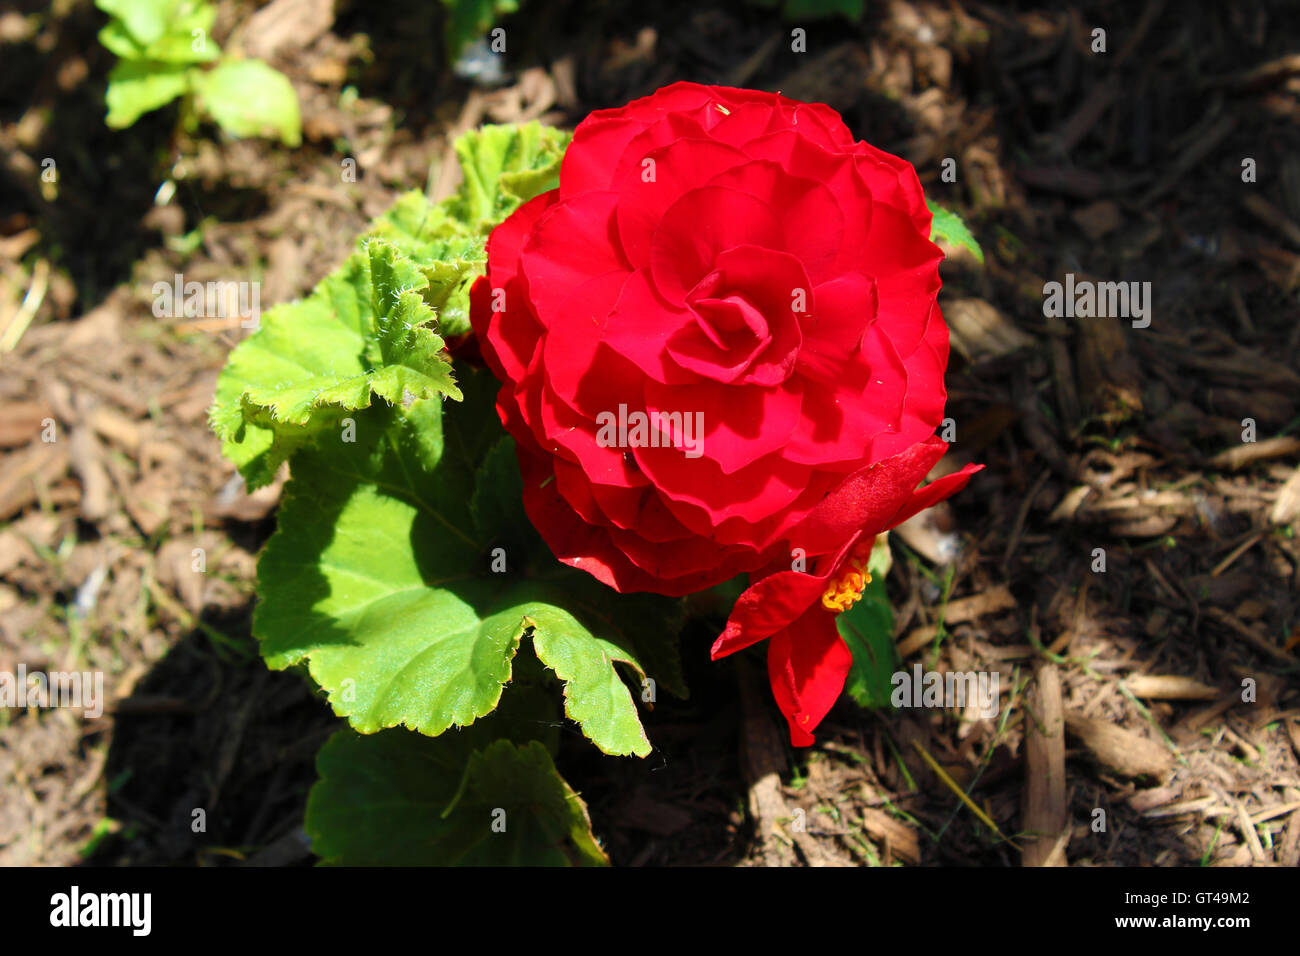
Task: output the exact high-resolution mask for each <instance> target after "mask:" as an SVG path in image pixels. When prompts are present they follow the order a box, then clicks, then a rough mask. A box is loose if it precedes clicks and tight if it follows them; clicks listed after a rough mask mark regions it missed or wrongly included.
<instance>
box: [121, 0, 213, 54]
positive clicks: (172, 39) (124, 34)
mask: <svg viewBox="0 0 1300 956" xmlns="http://www.w3.org/2000/svg"><path fill="white" fill-rule="evenodd" d="M216 18H217V8H216V7H213V6H208V5H206V4H205V5H203V6H200V7H197V8H196V9H194V10H193V11H192V12H190V13H188V14H185V15H184V16H181V17H180V18H179V19H176V20H173V21H171V22H169V23H168V24H167V28H166V32H164V33H163V34H162V36H160V37H158V39H156V40H154V41H153V42H152V43H147V44H145V43H141V42H139V41H138V40H136V38H135V37H134V36H133V35H132V34H131V31H130V30H129V29H127V26H126V24H125V23H124V22H123V21H121V20H117V19H113V20H110V21H109V22H108V24H107V25H106V26H105V27H104V28H103V29H102V30H100V31H99V42H100V43H102V44H103V45H104V46H105V47H106V48H107V49H108V50H110V51H111V52H113V53H116V54H117V55H118V56H119V57H121V58H122V59H124V60H154V61H157V62H163V63H206V62H209V61H212V60H215V59H217V57H219V56H220V55H221V48H220V47H219V46H218V45H217V44H216V42H215V41H213V40H212V39H210V38H209V36H208V34H209V33H211V32H212V24H213V22H215V20H216ZM195 30H200V31H202V33H201V36H200V37H195V36H194V31H195ZM196 46H197V47H198V49H197V50H196V49H195V47H196Z"/></svg>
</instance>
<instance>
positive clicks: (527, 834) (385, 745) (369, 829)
mask: <svg viewBox="0 0 1300 956" xmlns="http://www.w3.org/2000/svg"><path fill="white" fill-rule="evenodd" d="M478 739H479V738H477V737H476V735H473V734H470V733H463V734H448V735H445V736H443V737H439V738H437V739H435V740H431V739H429V738H427V737H420V736H418V735H416V734H411V733H407V732H405V731H398V730H389V731H385V732H383V733H381V734H377V735H374V736H369V737H362V736H358V735H357V734H355V733H353V732H352V731H350V730H342V731H339V732H338V733H337V734H335V735H334V736H333V737H332V738H330V740H329V742H327V743H326V745H325V747H324V748H323V749H322V750H321V752H320V754H319V755H318V756H317V759H316V766H317V771H318V773H319V775H320V779H319V781H318V782H317V783H316V785H315V786H314V787H313V788H312V791H311V795H310V796H309V797H308V800H307V814H306V822H305V828H306V830H307V833H308V834H309V835H310V836H311V839H312V849H313V851H314V852H315V853H316V854H317V855H318V856H320V857H321V858H322V860H323V861H324V862H326V863H335V864H341V865H345V866H457V865H460V866H505V865H509V866H565V865H585V866H600V865H605V864H607V863H608V859H607V858H606V856H605V854H604V853H603V852H602V851H601V849H600V846H599V845H598V844H597V843H596V840H595V838H594V837H593V836H592V833H591V821H590V819H589V818H588V816H587V810H586V807H585V805H584V804H583V802H582V800H581V799H580V798H579V797H578V795H577V794H576V793H574V791H573V790H572V788H570V787H569V785H568V784H567V783H565V782H564V780H563V778H561V777H560V775H559V773H557V772H556V769H555V764H554V763H553V762H552V761H551V757H550V755H549V754H548V753H547V751H546V748H545V747H543V746H542V745H541V744H539V743H537V742H535V741H533V742H529V743H525V744H522V745H517V744H515V743H513V742H511V741H510V740H498V741H495V742H493V743H490V744H485V745H484V746H483V747H482V749H477V750H476V749H473V746H474V744H475V743H477V742H478Z"/></svg>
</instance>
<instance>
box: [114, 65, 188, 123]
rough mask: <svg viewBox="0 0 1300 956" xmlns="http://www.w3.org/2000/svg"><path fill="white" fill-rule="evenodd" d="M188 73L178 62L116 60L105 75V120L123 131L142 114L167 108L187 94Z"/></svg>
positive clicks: (185, 67)
mask: <svg viewBox="0 0 1300 956" xmlns="http://www.w3.org/2000/svg"><path fill="white" fill-rule="evenodd" d="M191 77H192V74H191V70H190V68H189V67H187V66H185V65H184V64H180V63H156V62H154V61H152V60H119V61H118V63H117V65H116V66H114V67H113V69H112V70H111V71H110V72H109V74H108V91H107V93H106V94H105V99H106V100H107V102H108V117H107V118H106V119H105V122H106V123H107V124H108V125H109V126H110V127H112V128H113V129H125V128H126V127H128V126H130V125H131V124H132V123H134V122H135V121H136V120H137V119H139V118H140V117H141V116H142V115H143V114H145V113H148V112H150V111H151V110H156V109H158V108H159V107H161V106H166V105H167V104H168V103H170V102H171V101H172V100H174V99H176V98H177V97H178V96H184V95H185V94H186V93H188V92H189V89H190V82H191Z"/></svg>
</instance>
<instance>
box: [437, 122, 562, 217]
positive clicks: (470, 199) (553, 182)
mask: <svg viewBox="0 0 1300 956" xmlns="http://www.w3.org/2000/svg"><path fill="white" fill-rule="evenodd" d="M571 138H572V137H571V135H570V134H568V133H563V132H561V131H560V130H557V129H555V128H553V127H550V126H542V125H541V124H540V123H527V124H524V125H522V126H484V127H483V128H482V129H480V130H478V131H477V132H475V133H471V134H468V135H466V136H462V137H461V138H460V139H458V140H457V141H456V156H457V157H458V158H459V159H460V167H461V172H462V173H463V174H464V177H465V179H464V182H463V183H462V185H461V188H460V191H459V193H458V194H457V195H456V196H455V197H453V198H452V199H451V200H449V201H448V203H447V212H448V214H449V215H450V216H452V217H454V218H456V219H458V220H460V221H461V222H464V223H466V224H467V225H469V226H470V227H472V228H474V229H476V230H478V231H479V232H481V233H484V234H486V233H487V232H488V231H490V230H491V229H492V227H493V226H495V225H496V224H497V223H499V222H501V221H502V220H503V219H505V218H506V217H507V216H509V215H510V214H511V213H512V212H514V211H515V210H516V209H517V208H518V207H519V206H520V205H522V204H523V203H525V202H527V201H528V200H530V199H532V198H534V197H535V196H538V195H540V194H541V193H544V192H546V191H547V190H550V189H554V188H555V187H556V186H558V185H559V182H560V162H561V160H563V159H564V150H565V147H567V146H568V144H569V140H570V139H571Z"/></svg>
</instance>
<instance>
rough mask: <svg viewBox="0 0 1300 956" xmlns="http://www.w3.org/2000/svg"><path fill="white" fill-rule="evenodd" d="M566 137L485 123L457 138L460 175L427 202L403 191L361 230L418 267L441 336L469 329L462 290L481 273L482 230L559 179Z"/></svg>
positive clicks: (550, 131) (483, 258)
mask: <svg viewBox="0 0 1300 956" xmlns="http://www.w3.org/2000/svg"><path fill="white" fill-rule="evenodd" d="M569 139H570V135H569V134H568V133H564V132H561V131H559V130H556V129H552V128H551V127H547V126H542V125H540V124H538V123H526V124H523V125H517V126H513V125H512V126H484V127H483V128H482V129H480V130H474V131H471V132H469V133H466V134H465V135H464V136H462V137H461V138H460V139H459V140H457V141H456V153H457V156H459V157H460V161H461V167H462V172H463V173H464V180H463V182H462V183H461V186H460V188H459V189H458V190H457V192H456V194H455V195H453V196H451V197H449V198H448V199H446V200H444V201H443V202H441V203H438V204H434V203H431V202H430V201H429V199H428V198H427V197H426V196H425V195H424V194H423V193H420V192H409V193H407V194H406V195H404V196H402V197H401V198H400V199H399V200H398V201H397V202H396V203H395V204H394V205H393V207H392V208H391V209H389V210H388V212H386V213H385V214H384V215H383V216H381V217H380V218H379V220H378V221H376V222H375V224H374V225H373V226H372V228H371V230H370V232H369V233H368V234H367V235H368V236H372V237H377V238H382V239H384V240H386V241H389V242H392V243H393V244H394V245H395V246H396V247H397V248H398V249H399V250H401V252H402V253H403V254H404V255H406V256H407V257H408V258H410V259H411V261H412V262H414V263H416V264H417V265H418V266H419V268H420V269H421V271H423V272H424V276H425V278H426V279H427V280H428V285H427V286H426V287H425V289H424V292H423V294H424V301H425V302H427V303H428V304H429V306H430V308H432V309H434V310H435V311H436V312H437V314H438V329H439V331H440V332H441V333H442V334H443V336H445V337H447V338H451V337H453V336H458V335H462V334H464V333H466V332H468V331H469V330H470V324H469V290H470V286H472V285H473V284H474V282H475V281H476V280H477V279H478V277H479V276H481V275H483V273H484V271H485V269H486V263H487V254H486V252H485V250H484V243H485V241H486V239H487V235H488V233H490V232H491V231H492V229H493V228H495V227H496V226H497V225H498V224H499V223H501V222H502V221H503V220H504V219H505V218H506V217H507V216H509V215H510V214H511V213H512V212H514V211H515V210H516V209H518V208H519V206H520V205H522V204H523V203H525V202H527V201H528V200H530V199H532V198H534V197H535V196H538V195H540V194H541V193H543V192H546V191H548V190H551V189H554V188H556V187H557V186H558V185H559V181H560V179H559V176H560V161H561V160H562V159H563V158H564V149H565V147H566V146H567V145H568V142H569Z"/></svg>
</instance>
